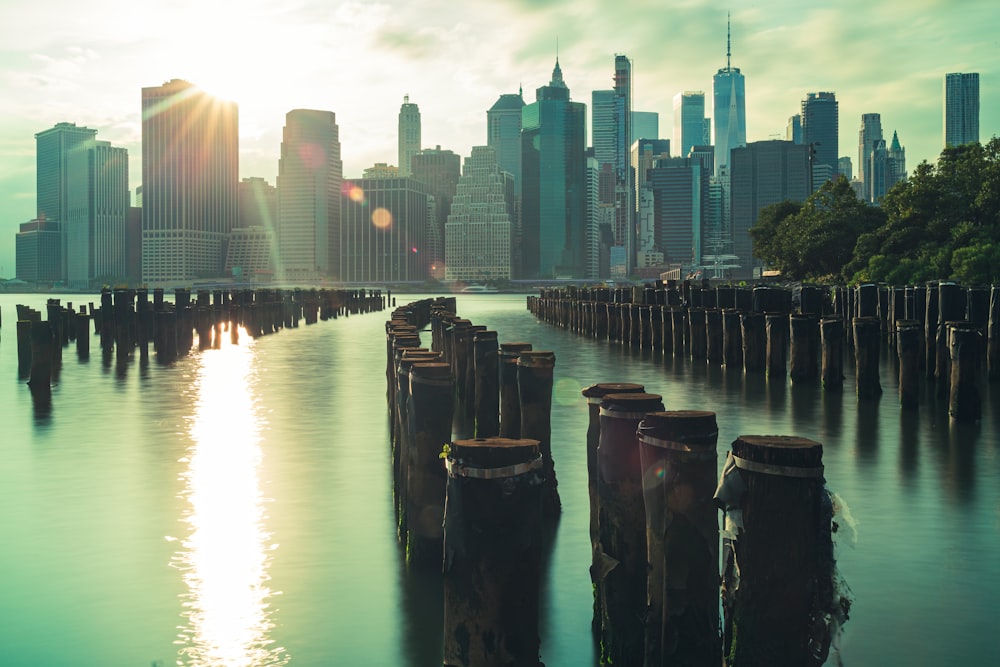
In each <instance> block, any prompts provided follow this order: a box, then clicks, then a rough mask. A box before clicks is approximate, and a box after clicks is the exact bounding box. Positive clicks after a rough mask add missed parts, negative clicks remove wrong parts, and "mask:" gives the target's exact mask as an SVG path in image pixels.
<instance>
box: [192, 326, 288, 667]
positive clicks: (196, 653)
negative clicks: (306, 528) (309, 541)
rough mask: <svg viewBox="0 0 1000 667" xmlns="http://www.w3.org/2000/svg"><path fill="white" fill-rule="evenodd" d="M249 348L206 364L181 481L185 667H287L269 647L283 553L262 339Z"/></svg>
mask: <svg viewBox="0 0 1000 667" xmlns="http://www.w3.org/2000/svg"><path fill="white" fill-rule="evenodd" d="M242 340H243V341H244V343H243V344H242V345H231V344H229V342H228V341H226V342H225V343H223V344H222V345H221V346H220V349H218V350H209V351H205V352H203V353H202V354H201V355H199V356H198V364H199V366H200V367H199V368H198V370H197V376H196V378H195V380H194V391H195V397H194V398H195V410H194V414H193V415H192V417H191V420H190V425H189V436H190V438H191V441H192V444H191V447H190V450H189V453H188V457H187V459H186V460H185V461H184V462H185V463H186V464H187V470H186V471H185V472H183V473H182V479H183V481H184V483H185V488H184V491H183V497H184V499H185V500H186V501H187V502H188V503H189V507H188V509H187V511H186V513H185V516H184V518H183V521H184V523H186V524H187V525H188V528H189V532H188V535H187V537H186V538H185V539H184V541H183V546H182V548H181V550H180V551H178V552H177V553H176V554H175V556H174V559H173V565H174V566H175V567H177V568H178V569H179V570H180V571H181V572H182V575H183V580H184V583H185V585H186V587H187V591H186V592H185V593H183V594H182V595H181V598H182V600H181V601H182V604H183V607H184V611H183V613H182V616H183V617H184V619H185V622H184V623H183V625H182V626H181V627H180V628H179V633H178V639H177V642H176V643H177V644H178V645H179V646H180V648H179V650H178V654H179V662H178V664H185V665H198V666H200V667H223V666H225V667H230V666H240V667H253V666H256V665H284V664H286V663H287V662H288V656H287V655H286V653H285V650H284V648H282V647H278V646H273V645H272V644H273V641H272V639H271V638H270V632H271V630H272V628H273V627H274V622H273V621H272V619H271V614H272V611H273V610H272V609H271V606H270V599H271V597H272V596H274V595H277V594H278V593H277V592H274V591H271V590H270V588H269V587H268V581H269V579H270V577H269V575H268V568H269V566H270V563H271V558H272V557H271V552H272V551H273V550H274V549H275V548H276V547H277V544H273V543H272V542H271V534H270V533H269V532H268V531H267V530H266V526H265V519H266V515H265V512H264V503H265V502H266V498H264V496H263V494H262V493H261V490H260V480H259V478H258V471H259V467H260V463H261V448H260V439H261V436H260V430H261V426H262V420H261V418H260V416H259V415H258V407H257V399H256V397H255V395H254V393H253V389H252V379H253V374H254V373H255V369H254V347H253V340H252V339H251V338H250V337H249V336H244V337H243V338H242Z"/></svg>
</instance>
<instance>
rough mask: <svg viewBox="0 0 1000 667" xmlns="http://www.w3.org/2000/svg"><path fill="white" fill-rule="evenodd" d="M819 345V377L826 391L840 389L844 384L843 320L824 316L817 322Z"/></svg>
mask: <svg viewBox="0 0 1000 667" xmlns="http://www.w3.org/2000/svg"><path fill="white" fill-rule="evenodd" d="M819 331H820V345H821V346H822V348H823V354H822V357H823V358H822V363H821V364H820V369H821V370H820V379H821V380H822V382H823V388H824V389H826V390H828V391H840V390H841V389H842V388H843V386H844V320H842V319H840V318H839V317H824V318H823V319H822V320H820V322H819Z"/></svg>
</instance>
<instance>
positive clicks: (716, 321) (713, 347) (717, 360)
mask: <svg viewBox="0 0 1000 667" xmlns="http://www.w3.org/2000/svg"><path fill="white" fill-rule="evenodd" d="M723 349H724V348H723V336H722V311H721V310H719V309H718V308H709V309H708V310H706V311H705V358H707V359H708V361H709V362H711V363H713V364H721V363H722V360H723Z"/></svg>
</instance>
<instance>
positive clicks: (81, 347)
mask: <svg viewBox="0 0 1000 667" xmlns="http://www.w3.org/2000/svg"><path fill="white" fill-rule="evenodd" d="M75 317H76V319H75V321H74V323H75V325H76V355H77V356H78V357H79V358H80V359H87V358H89V357H90V315H89V314H87V311H86V310H84V308H83V307H82V306H81V307H80V312H79V313H77V314H76V316H75Z"/></svg>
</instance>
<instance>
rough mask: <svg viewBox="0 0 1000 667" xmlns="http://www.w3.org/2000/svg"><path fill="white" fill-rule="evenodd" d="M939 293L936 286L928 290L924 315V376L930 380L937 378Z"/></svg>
mask: <svg viewBox="0 0 1000 667" xmlns="http://www.w3.org/2000/svg"><path fill="white" fill-rule="evenodd" d="M939 314H940V313H938V291H937V287H936V286H929V287H928V288H927V307H926V310H925V315H924V345H925V347H924V374H925V377H926V378H927V379H928V380H933V379H934V378H935V377H936V376H937V332H938V316H939Z"/></svg>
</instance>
